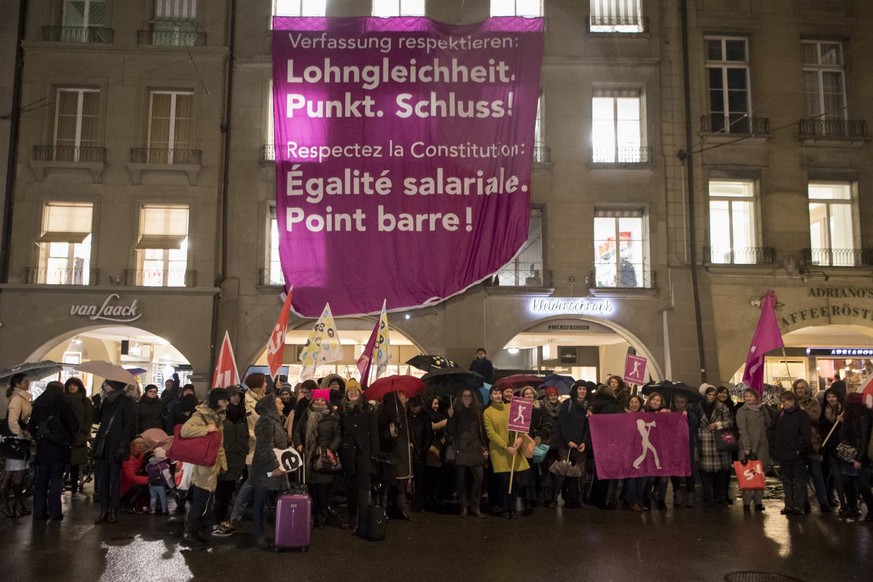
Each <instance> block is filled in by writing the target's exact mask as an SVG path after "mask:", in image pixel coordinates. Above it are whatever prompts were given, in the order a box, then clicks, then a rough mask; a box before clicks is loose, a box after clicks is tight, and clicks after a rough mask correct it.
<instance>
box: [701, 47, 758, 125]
mask: <svg viewBox="0 0 873 582" xmlns="http://www.w3.org/2000/svg"><path fill="white" fill-rule="evenodd" d="M706 80H707V92H708V95H709V120H708V121H709V124H708V126H706V127H704V129H705V130H706V131H711V132H714V133H740V134H748V133H751V132H752V125H751V120H750V115H751V111H752V104H751V99H752V98H751V92H750V90H749V42H748V39H745V38H742V37H707V38H706Z"/></svg>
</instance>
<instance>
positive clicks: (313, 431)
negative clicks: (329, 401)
mask: <svg viewBox="0 0 873 582" xmlns="http://www.w3.org/2000/svg"><path fill="white" fill-rule="evenodd" d="M323 408H324V410H325V411H326V410H327V406H324V407H323ZM323 417H324V411H318V410H316V408H315V407H314V406H313V407H311V408H310V409H309V418H308V419H307V420H306V443H305V444H306V452H307V454H309V455H310V456H311V452H312V451H314V450H315V448H316V447H317V446H318V423H319V422H321V419H322V418H323Z"/></svg>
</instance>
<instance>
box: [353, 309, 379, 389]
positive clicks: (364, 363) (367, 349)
mask: <svg viewBox="0 0 873 582" xmlns="http://www.w3.org/2000/svg"><path fill="white" fill-rule="evenodd" d="M380 323H381V319H380V320H379V321H377V322H376V327H374V328H373V333H371V334H370V339H368V340H367V345H365V346H364V351H363V352H362V353H361V357H360V358H358V371H359V372H360V373H361V388H362V389H366V388H367V384H368V382H369V379H370V365H371V364H372V363H373V349H374V348H375V347H376V338H378V337H379V324H380Z"/></svg>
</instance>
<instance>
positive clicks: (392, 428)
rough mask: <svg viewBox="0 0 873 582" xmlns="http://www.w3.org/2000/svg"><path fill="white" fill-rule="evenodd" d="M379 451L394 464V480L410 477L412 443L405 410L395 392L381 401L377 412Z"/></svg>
mask: <svg viewBox="0 0 873 582" xmlns="http://www.w3.org/2000/svg"><path fill="white" fill-rule="evenodd" d="M378 422H379V450H380V451H382V453H385V454H386V455H388V457H389V458H390V459H391V461H392V462H393V463H394V478H395V479H408V478H410V477H412V442H411V441H410V440H409V421H408V420H407V419H406V409H405V408H404V406H403V405H402V404H400V399H399V398H398V397H397V393H396V392H389V393H388V394H386V395H385V398H383V399H382V408H381V409H380V410H379V417H378Z"/></svg>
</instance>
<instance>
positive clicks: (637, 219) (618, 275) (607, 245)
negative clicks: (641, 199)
mask: <svg viewBox="0 0 873 582" xmlns="http://www.w3.org/2000/svg"><path fill="white" fill-rule="evenodd" d="M648 252H649V250H648V223H647V221H646V216H645V212H644V211H643V210H642V209H612V208H598V209H596V210H595V211H594V284H595V286H596V287H649V286H650V279H651V277H650V275H649V260H648Z"/></svg>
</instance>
